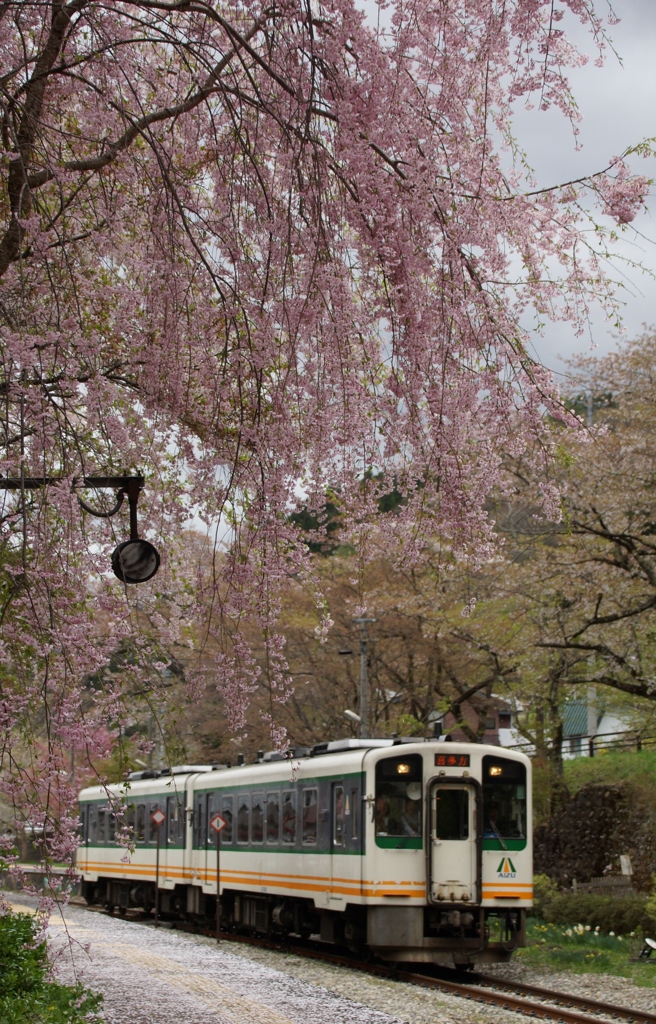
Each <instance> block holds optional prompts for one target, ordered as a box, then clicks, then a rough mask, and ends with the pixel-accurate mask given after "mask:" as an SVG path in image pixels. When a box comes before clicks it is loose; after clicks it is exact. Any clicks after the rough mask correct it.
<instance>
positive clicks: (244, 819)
mask: <svg viewBox="0 0 656 1024" xmlns="http://www.w3.org/2000/svg"><path fill="white" fill-rule="evenodd" d="M250 817H251V798H250V796H249V795H248V793H243V794H242V795H241V796H240V797H239V802H238V804H237V842H238V843H242V844H243V843H247V842H248V839H249V832H250Z"/></svg>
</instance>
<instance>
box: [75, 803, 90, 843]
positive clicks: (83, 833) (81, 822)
mask: <svg viewBox="0 0 656 1024" xmlns="http://www.w3.org/2000/svg"><path fill="white" fill-rule="evenodd" d="M87 810H88V805H87V804H80V815H79V818H78V823H77V834H78V835H79V837H80V843H85V842H86V840H87Z"/></svg>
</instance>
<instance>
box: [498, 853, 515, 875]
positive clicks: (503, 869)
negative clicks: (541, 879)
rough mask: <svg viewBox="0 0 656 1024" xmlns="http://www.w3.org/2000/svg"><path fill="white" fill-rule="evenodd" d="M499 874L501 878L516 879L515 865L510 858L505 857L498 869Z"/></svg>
mask: <svg viewBox="0 0 656 1024" xmlns="http://www.w3.org/2000/svg"><path fill="white" fill-rule="evenodd" d="M497 874H498V876H499V878H516V877H517V872H516V870H515V865H514V864H513V862H512V861H511V859H510V857H503V858H502V860H501V863H500V864H499V867H498V868H497Z"/></svg>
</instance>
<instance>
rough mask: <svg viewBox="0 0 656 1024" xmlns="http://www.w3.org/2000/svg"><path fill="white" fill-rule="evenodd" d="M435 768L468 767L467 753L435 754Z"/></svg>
mask: <svg viewBox="0 0 656 1024" xmlns="http://www.w3.org/2000/svg"><path fill="white" fill-rule="evenodd" d="M435 766H436V767H437V768H469V754H436V755H435Z"/></svg>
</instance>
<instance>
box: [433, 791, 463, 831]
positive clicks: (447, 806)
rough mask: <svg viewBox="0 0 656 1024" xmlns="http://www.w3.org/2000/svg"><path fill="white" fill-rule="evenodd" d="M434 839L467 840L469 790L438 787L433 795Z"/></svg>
mask: <svg viewBox="0 0 656 1024" xmlns="http://www.w3.org/2000/svg"><path fill="white" fill-rule="evenodd" d="M434 827H435V838H436V839H447V840H448V839H469V789H468V788H467V787H466V786H462V787H458V788H457V789H456V788H455V787H451V786H438V787H437V791H436V793H435V826H434Z"/></svg>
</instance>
